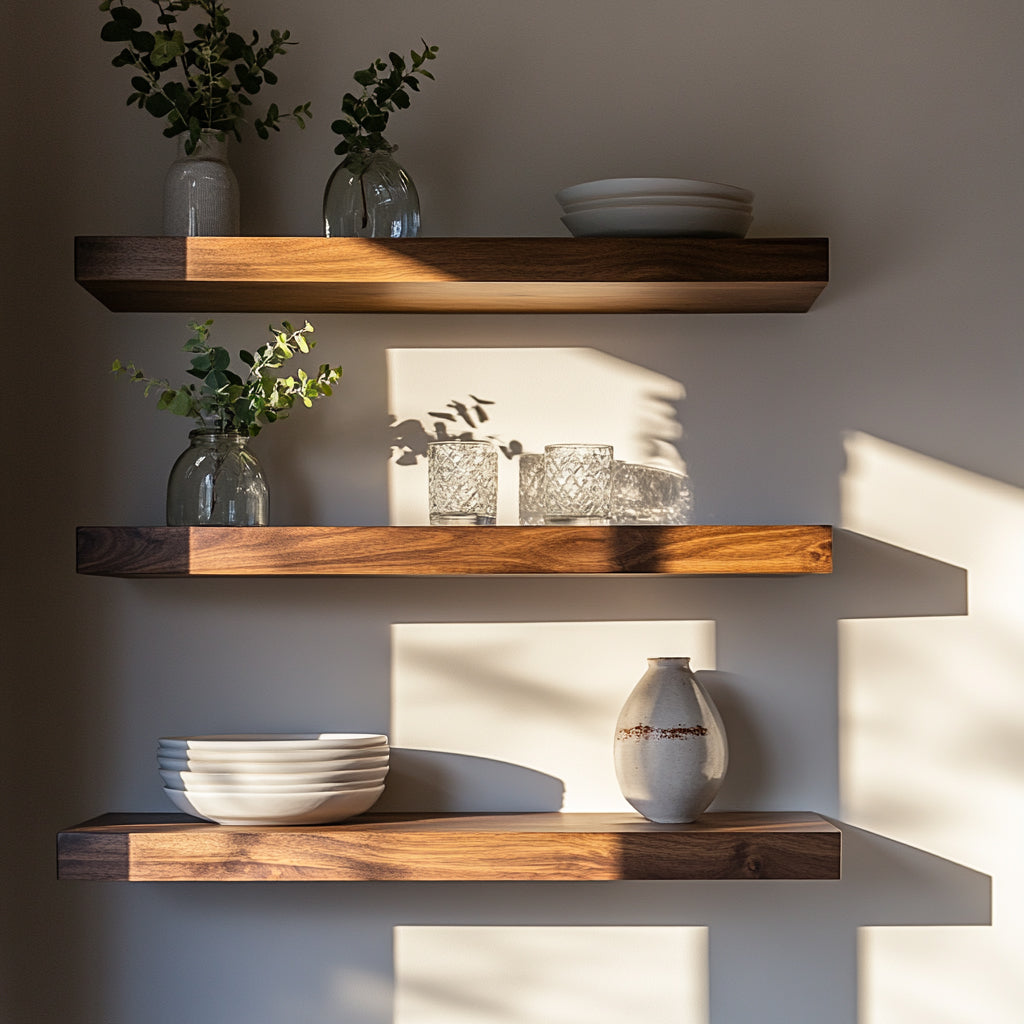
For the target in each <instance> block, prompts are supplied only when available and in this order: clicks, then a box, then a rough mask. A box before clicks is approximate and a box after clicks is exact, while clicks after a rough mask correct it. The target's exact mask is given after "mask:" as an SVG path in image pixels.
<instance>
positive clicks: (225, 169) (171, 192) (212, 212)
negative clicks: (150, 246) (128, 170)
mask: <svg viewBox="0 0 1024 1024" xmlns="http://www.w3.org/2000/svg"><path fill="white" fill-rule="evenodd" d="M187 141H188V135H179V136H178V156H177V159H176V160H175V161H174V163H172V164H171V166H170V168H169V169H168V171H167V177H166V178H165V179H164V234H165V235H237V234H238V231H239V216H238V179H237V178H236V177H235V172H234V171H233V170H232V169H231V165H230V164H229V163H228V143H227V139H225V138H218V137H217V133H216V132H203V133H202V134H201V135H200V137H199V141H198V143H197V144H196V148H195V151H194V152H192V153H186V152H185V144H186V142H187Z"/></svg>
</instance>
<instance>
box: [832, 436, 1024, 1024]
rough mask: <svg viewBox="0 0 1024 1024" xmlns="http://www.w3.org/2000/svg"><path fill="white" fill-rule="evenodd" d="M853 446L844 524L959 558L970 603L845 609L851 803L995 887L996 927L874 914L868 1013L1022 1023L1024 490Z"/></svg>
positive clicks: (843, 742)
mask: <svg viewBox="0 0 1024 1024" xmlns="http://www.w3.org/2000/svg"><path fill="white" fill-rule="evenodd" d="M846 453H847V472H846V475H845V477H844V479H843V486H842V501H843V523H842V525H843V526H844V527H846V528H848V529H851V530H855V531H857V532H859V533H863V534H866V535H869V536H871V537H874V538H877V539H878V540H881V541H884V542H886V543H889V544H895V545H898V546H900V547H903V548H906V549H910V550H914V551H917V552H920V553H922V554H924V555H926V556H928V557H930V558H935V559H938V560H941V561H944V562H947V563H951V564H955V565H958V566H962V567H963V568H964V569H966V571H967V585H968V605H967V606H968V614H967V615H966V616H959V617H955V618H942V617H935V618H907V619H886V620H852V621H844V622H840V624H839V686H840V715H841V720H840V770H841V797H842V805H843V810H842V815H843V817H844V818H845V819H846V820H848V821H850V822H851V823H852V824H854V825H857V826H860V827H862V828H866V829H870V830H872V831H875V832H879V833H882V834H883V835H886V836H889V837H891V838H894V839H897V840H899V841H900V842H904V843H908V844H909V845H912V846H916V847H919V848H921V849H924V850H928V851H930V852H933V853H935V854H938V855H939V856H942V857H946V858H948V859H950V860H954V861H957V862H959V863H962V864H964V865H966V866H968V867H971V868H973V869H975V870H978V871H981V872H984V873H986V874H989V875H991V876H992V877H993V900H994V905H993V926H992V927H991V928H985V929H970V930H966V929H961V928H943V929H923V928H876V929H865V930H864V931H863V933H862V935H861V941H860V946H861V952H862V957H861V963H862V971H863V973H862V977H861V988H862V998H861V1020H862V1022H863V1024H897V1022H899V1024H960V1022H962V1021H963V1020H964V1014H965V1012H967V1013H968V1014H969V1016H970V1018H971V1019H972V1020H973V1019H978V1020H981V1019H983V1020H985V1021H986V1022H988V1024H1017V1022H1019V1020H1020V1007H1021V1005H1024V979H1022V977H1021V974H1020V971H1019V969H1018V968H1019V951H1020V948H1021V946H1022V944H1024V883H1022V881H1021V874H1020V871H1019V864H1018V861H1019V848H1020V836H1021V825H1020V814H1019V812H1017V811H1016V810H1013V812H1012V813H1008V812H1009V811H1010V810H1011V809H1018V808H1020V807H1022V806H1024V712H1022V703H1021V688H1022V683H1024V677H1022V674H1021V666H1022V664H1024V494H1022V493H1021V491H1020V490H1018V489H1016V488H1014V487H1010V486H1007V485H1005V484H1001V483H998V482H996V481H993V480H991V479H988V478H985V477H981V476H979V475H977V474H973V473H970V472H968V471H966V470H962V469H958V468H956V467H953V466H950V465H947V464H945V463H943V462H941V461H939V460H936V459H931V458H928V457H926V456H923V455H921V454H919V453H916V452H912V451H909V450H907V449H905V448H901V447H899V446H898V445H895V444H891V443H889V442H886V441H882V440H880V439H878V438H875V437H871V436H869V435H866V434H862V433H852V434H850V435H849V436H848V437H847V439H846ZM968 1008H969V1010H968Z"/></svg>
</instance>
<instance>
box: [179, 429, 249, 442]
mask: <svg viewBox="0 0 1024 1024" xmlns="http://www.w3.org/2000/svg"><path fill="white" fill-rule="evenodd" d="M188 436H189V437H244V438H245V439H246V440H248V439H249V435H248V434H243V433H242V432H241V431H240V430H221V428H220V427H193V428H192V429H191V430H190V431H189V432H188Z"/></svg>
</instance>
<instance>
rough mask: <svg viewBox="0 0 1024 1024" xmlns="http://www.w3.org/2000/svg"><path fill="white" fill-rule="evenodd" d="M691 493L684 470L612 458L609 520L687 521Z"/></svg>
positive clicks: (671, 523) (617, 522) (636, 522)
mask: <svg viewBox="0 0 1024 1024" xmlns="http://www.w3.org/2000/svg"><path fill="white" fill-rule="evenodd" d="M692 506H693V495H692V492H691V490H690V481H689V478H688V477H687V476H686V474H684V473H677V472H673V471H672V470H667V469H659V468H657V467H655V466H642V465H637V464H636V463H632V462H620V461H618V460H615V462H614V463H613V464H612V522H613V523H614V524H615V525H616V526H628V525H643V524H649V525H654V526H674V525H680V524H683V523H687V522H689V521H690V512H691V509H692Z"/></svg>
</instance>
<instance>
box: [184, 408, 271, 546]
mask: <svg viewBox="0 0 1024 1024" xmlns="http://www.w3.org/2000/svg"><path fill="white" fill-rule="evenodd" d="M188 437H189V446H188V448H186V449H185V451H183V452H182V453H181V455H179V456H178V459H177V461H176V462H175V463H174V466H173V468H172V469H171V475H170V478H169V479H168V481H167V525H168V526H266V525H267V522H268V520H269V515H268V506H269V501H268V495H267V482H266V480H265V479H264V478H263V469H262V467H261V466H260V462H259V459H257V458H256V456H255V455H254V454H253V453H252V452H251V451H250V450H249V448H248V443H249V441H250V438H248V437H246V436H245V435H243V434H237V433H230V432H229V433H224V432H222V431H219V430H217V429H216V428H212V427H201V428H199V429H197V430H193V431H192V432H191V433H190V434H189V435H188Z"/></svg>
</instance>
